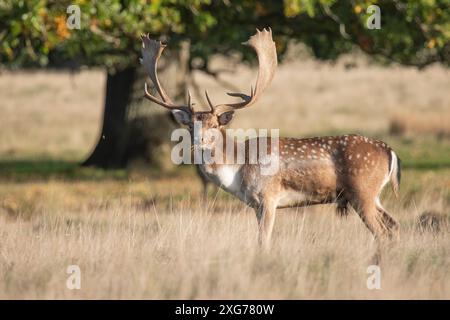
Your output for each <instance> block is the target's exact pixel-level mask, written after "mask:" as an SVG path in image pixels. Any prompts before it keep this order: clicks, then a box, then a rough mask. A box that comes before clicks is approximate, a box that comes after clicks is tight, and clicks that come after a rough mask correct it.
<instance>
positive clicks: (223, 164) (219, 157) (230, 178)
mask: <svg viewBox="0 0 450 320" xmlns="http://www.w3.org/2000/svg"><path fill="white" fill-rule="evenodd" d="M221 134H222V142H223V143H222V146H221V147H220V148H214V149H212V150H210V151H208V152H211V156H212V159H214V160H215V161H214V162H212V163H205V162H203V163H202V164H201V165H200V169H201V170H202V171H204V173H206V175H207V176H209V178H211V180H213V182H214V183H216V184H217V185H219V186H220V187H223V188H225V189H229V190H228V191H232V189H233V188H234V187H233V186H234V185H235V184H236V181H237V180H239V178H238V175H239V174H238V172H239V169H240V168H241V166H242V163H238V162H237V161H236V160H237V158H236V152H237V150H239V148H238V145H239V144H240V143H242V142H237V141H235V139H227V135H226V132H225V130H221ZM227 143H228V144H231V145H229V146H228V148H229V149H230V150H233V154H232V155H231V154H229V152H227Z"/></svg>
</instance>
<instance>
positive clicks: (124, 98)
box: [82, 46, 189, 169]
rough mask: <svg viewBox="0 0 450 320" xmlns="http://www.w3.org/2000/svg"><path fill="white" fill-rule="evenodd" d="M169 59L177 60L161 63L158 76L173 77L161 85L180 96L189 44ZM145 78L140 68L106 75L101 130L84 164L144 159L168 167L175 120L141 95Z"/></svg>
mask: <svg viewBox="0 0 450 320" xmlns="http://www.w3.org/2000/svg"><path fill="white" fill-rule="evenodd" d="M186 51H187V53H186ZM169 61H175V62H176V63H170V64H166V65H165V66H163V68H162V69H163V70H162V71H161V72H160V73H161V75H162V76H161V77H160V78H163V79H162V80H164V79H167V80H169V79H172V81H164V82H165V83H168V84H172V86H170V85H168V86H167V85H166V86H164V88H166V89H171V88H172V89H173V90H171V91H174V92H176V94H175V95H174V96H175V97H177V98H179V99H181V98H182V97H183V96H184V93H185V88H186V84H187V76H188V67H187V65H186V64H187V63H189V46H187V47H185V48H183V46H182V50H181V52H177V53H176V54H174V55H173V57H172V58H170V60H169ZM145 79H146V75H145V74H144V71H143V69H142V68H140V67H138V68H135V67H130V68H127V69H125V70H122V71H118V72H116V73H115V74H108V77H107V81H106V96H105V107H104V115H103V125H102V131H101V134H100V137H99V140H98V142H97V145H96V147H95V148H94V151H93V152H92V153H91V155H90V156H89V157H88V158H87V159H86V160H85V161H84V163H83V164H82V165H83V166H95V167H100V168H104V169H112V168H125V167H127V166H128V165H129V164H130V163H131V162H134V161H135V160H138V161H139V160H143V161H144V162H146V163H147V164H149V165H151V166H153V167H155V166H156V167H167V164H168V163H169V162H170V149H171V142H170V133H171V131H172V130H173V129H174V128H175V123H174V121H173V119H172V117H171V116H170V112H168V111H167V110H166V109H164V108H162V107H160V106H157V105H155V104H153V103H150V102H149V101H148V100H146V99H143V98H142V97H143V93H144V81H145ZM169 91H170V90H169ZM169 166H170V165H169Z"/></svg>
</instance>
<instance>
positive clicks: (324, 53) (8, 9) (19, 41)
mask: <svg viewBox="0 0 450 320" xmlns="http://www.w3.org/2000/svg"><path fill="white" fill-rule="evenodd" d="M71 4H75V5H78V6H79V7H80V9H81V29H80V30H77V29H73V30H71V29H69V28H68V27H67V25H66V20H67V17H68V13H67V12H66V10H67V7H68V6H69V5H71ZM371 4H377V5H378V6H379V7H380V8H381V29H380V30H369V29H368V28H367V27H366V20H367V19H368V17H369V14H368V13H367V8H368V6H369V5H371ZM266 26H271V27H272V29H273V30H274V34H275V36H276V39H275V40H276V42H277V46H278V51H279V53H280V58H282V57H283V53H284V52H285V49H286V47H287V44H288V41H289V40H291V39H292V40H295V41H299V42H303V43H305V44H306V45H307V46H308V47H310V48H311V51H312V52H313V53H314V55H315V56H317V57H318V58H321V59H335V58H337V57H338V56H339V55H340V54H342V53H344V52H348V51H349V50H351V49H352V48H353V47H354V46H355V45H356V46H358V47H359V48H361V49H362V50H363V51H365V52H367V53H369V54H372V55H374V56H376V57H382V58H383V59H386V60H387V61H397V62H400V63H402V64H410V65H416V66H419V67H422V66H426V65H428V64H430V63H433V62H442V63H445V64H448V63H449V61H450V59H449V57H450V45H449V43H450V41H449V39H450V10H448V2H447V1H446V0H419V1H413V0H406V1H397V0H396V1H381V0H380V1H366V0H352V1H336V0H284V1H283V2H282V1H268V0H267V1H251V0H242V1H233V4H231V2H230V1H228V0H193V1H189V0H154V1H146V0H105V1H100V0H94V1H86V0H75V1H73V0H72V1H66V0H63V1H52V0H0V30H1V31H0V63H1V64H3V65H6V66H8V67H11V68H19V67H35V66H63V67H74V66H75V67H76V66H81V65H87V66H106V67H108V68H109V69H110V70H114V69H121V68H124V67H126V66H129V65H134V64H137V61H138V59H137V58H138V55H139V41H137V39H138V37H139V35H140V34H141V33H143V32H149V33H150V34H151V35H153V36H156V37H159V36H163V37H164V39H166V40H170V43H171V46H170V47H171V48H175V49H176V48H177V47H178V46H179V44H180V43H181V41H185V40H187V39H188V40H189V41H190V42H191V44H192V45H191V67H192V68H198V69H203V70H204V71H211V70H209V69H208V60H209V58H210V57H211V55H212V54H215V53H221V54H231V53H232V52H236V51H238V52H242V51H243V55H242V58H243V59H247V58H250V59H251V58H252V55H250V54H249V51H248V50H242V46H241V42H242V41H244V40H245V39H246V38H247V37H248V36H249V35H250V34H251V33H252V32H254V29H255V27H259V28H261V27H266ZM193 61H195V62H196V63H195V64H194V63H192V62H193Z"/></svg>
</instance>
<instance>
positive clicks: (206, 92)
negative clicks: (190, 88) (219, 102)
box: [205, 90, 214, 112]
mask: <svg viewBox="0 0 450 320" xmlns="http://www.w3.org/2000/svg"><path fill="white" fill-rule="evenodd" d="M205 96H206V100H207V101H208V105H209V109H210V110H211V112H214V105H213V103H212V102H211V99H210V98H209V95H208V91H207V90H205Z"/></svg>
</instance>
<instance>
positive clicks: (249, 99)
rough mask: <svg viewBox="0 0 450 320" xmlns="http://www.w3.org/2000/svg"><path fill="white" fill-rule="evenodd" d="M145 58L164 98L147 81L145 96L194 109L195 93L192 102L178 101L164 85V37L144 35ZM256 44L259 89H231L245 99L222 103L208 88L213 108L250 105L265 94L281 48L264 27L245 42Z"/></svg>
mask: <svg viewBox="0 0 450 320" xmlns="http://www.w3.org/2000/svg"><path fill="white" fill-rule="evenodd" d="M141 38H142V59H141V63H142V65H143V66H144V68H145V70H146V71H147V73H148V76H149V77H150V79H151V80H152V82H153V84H154V86H155V88H156V90H157V91H158V93H159V95H160V96H161V98H162V100H160V99H158V98H156V97H155V96H153V95H152V94H150V93H149V92H148V90H147V83H146V84H145V97H146V98H147V99H149V100H151V101H153V102H155V103H157V104H159V105H161V106H163V107H165V108H167V109H172V110H174V109H175V110H184V111H186V112H188V113H193V112H194V111H193V110H192V105H191V96H190V95H188V102H187V104H186V105H175V104H174V103H173V102H172V100H171V99H170V98H169V96H167V94H166V92H165V91H164V89H163V88H162V87H161V85H160V83H159V80H158V76H157V70H156V69H157V64H158V59H159V57H160V56H161V53H162V52H163V50H164V48H165V47H166V45H165V44H163V43H161V42H160V41H155V40H152V39H150V38H149V36H148V35H143V36H142V37H141ZM243 44H244V45H248V46H250V47H252V48H253V49H254V50H255V51H256V54H257V56H258V63H259V70H258V78H257V80H256V85H255V89H253V87H252V88H251V89H250V95H247V94H245V93H240V92H235V93H228V95H229V96H232V97H238V98H241V99H242V101H241V102H237V103H225V104H219V105H213V103H212V102H211V99H210V97H209V95H208V92H207V91H205V95H206V100H207V101H208V105H209V107H210V111H211V112H213V113H216V114H222V113H224V112H227V111H232V110H237V109H242V108H245V107H248V106H250V105H252V104H253V103H255V102H256V100H257V99H258V98H259V97H260V96H261V94H262V93H263V92H264V90H265V89H266V88H267V86H268V85H269V84H270V82H271V81H272V78H273V76H274V74H275V70H276V68H277V51H276V47H275V42H274V41H273V40H272V30H271V29H270V28H268V30H266V29H263V31H259V30H258V29H257V30H256V34H255V35H253V36H252V37H250V39H249V40H248V41H247V42H244V43H243Z"/></svg>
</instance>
